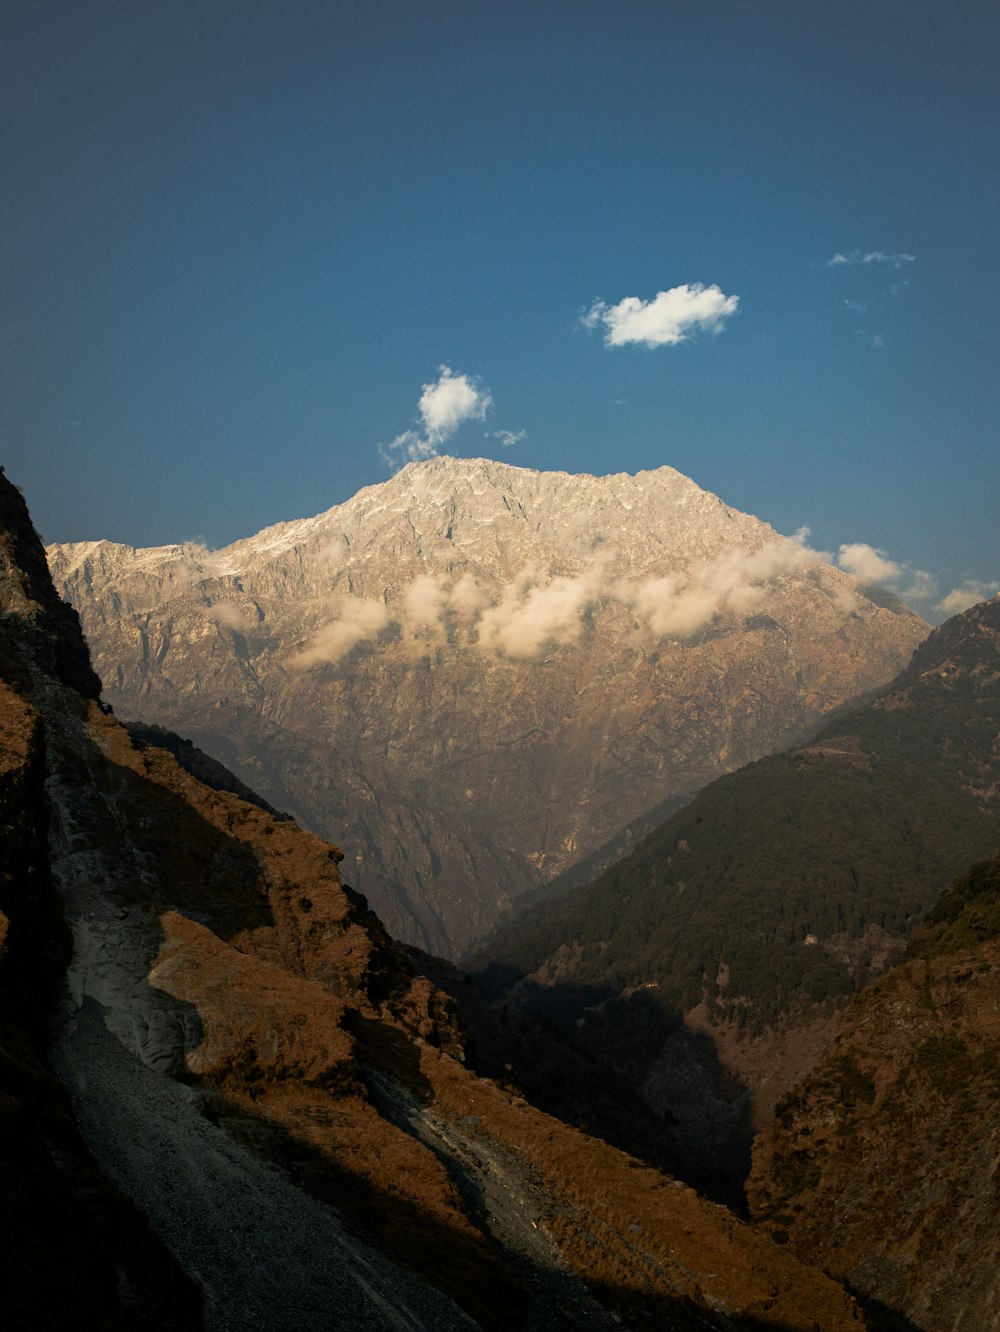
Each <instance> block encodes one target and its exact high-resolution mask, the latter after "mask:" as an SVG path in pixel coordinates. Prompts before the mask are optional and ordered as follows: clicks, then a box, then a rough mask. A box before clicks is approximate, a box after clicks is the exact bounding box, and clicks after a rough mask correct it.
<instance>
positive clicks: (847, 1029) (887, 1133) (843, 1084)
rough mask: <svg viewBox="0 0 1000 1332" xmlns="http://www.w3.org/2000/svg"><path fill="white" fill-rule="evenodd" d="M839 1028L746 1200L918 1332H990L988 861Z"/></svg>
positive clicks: (992, 1176)
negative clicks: (905, 1316) (906, 1317)
mask: <svg viewBox="0 0 1000 1332" xmlns="http://www.w3.org/2000/svg"><path fill="white" fill-rule="evenodd" d="M911 954H912V956H911V960H909V961H908V962H907V963H906V965H904V966H901V967H899V968H898V969H896V970H895V971H893V972H892V973H891V974H890V975H888V976H886V977H883V978H882V979H881V980H879V981H876V982H875V983H874V984H873V985H871V986H869V987H868V989H866V990H865V991H864V992H863V993H862V994H861V995H860V996H859V997H858V998H857V999H856V1000H855V1001H854V1003H852V1005H851V1007H850V1008H849V1009H848V1010H847V1012H846V1013H845V1014H844V1017H843V1020H842V1022H841V1024H840V1030H839V1032H838V1034H837V1039H836V1041H835V1042H834V1044H833V1046H832V1047H831V1048H830V1050H829V1051H828V1053H827V1054H826V1055H825V1056H824V1058H823V1060H822V1062H821V1063H820V1064H819V1065H818V1067H817V1068H816V1069H815V1070H814V1072H813V1073H812V1075H811V1076H810V1077H809V1078H808V1079H807V1080H806V1081H805V1082H804V1083H803V1084H802V1085H801V1086H800V1087H797V1088H796V1089H795V1090H794V1091H793V1092H792V1093H790V1094H789V1095H788V1096H787V1097H785V1099H784V1100H783V1101H781V1103H780V1104H779V1106H778V1112H777V1118H776V1123H775V1126H774V1128H773V1130H772V1132H770V1133H769V1134H767V1135H765V1136H764V1137H763V1138H762V1139H761V1140H760V1141H759V1142H758V1144H757V1147H756V1150H755V1160H754V1171H753V1176H752V1178H751V1181H750V1188H749V1193H750V1198H751V1202H752V1204H753V1207H754V1212H755V1215H756V1216H757V1217H758V1218H759V1219H760V1221H761V1223H762V1224H764V1225H765V1227H766V1229H768V1230H769V1232H770V1233H771V1234H772V1235H774V1236H776V1237H777V1238H778V1239H780V1240H782V1241H785V1242H787V1243H788V1244H789V1246H790V1247H791V1248H793V1249H794V1250H795V1252H796V1253H798V1254H800V1255H801V1256H803V1257H805V1258H807V1259H808V1260H809V1261H810V1262H815V1263H817V1264H820V1265H821V1266H823V1267H824V1268H825V1269H826V1270H827V1271H829V1272H831V1273H833V1274H834V1275H836V1276H839V1277H841V1278H842V1279H846V1280H849V1281H850V1282H851V1284H852V1286H854V1287H855V1288H856V1289H859V1290H862V1291H864V1292H866V1293H868V1294H872V1295H875V1296H877V1297H878V1298H879V1299H880V1300H882V1301H884V1302H885V1303H887V1304H890V1305H892V1306H893V1307H896V1308H899V1309H902V1310H904V1311H905V1312H906V1313H907V1314H908V1315H909V1317H910V1318H911V1320H912V1321H913V1323H914V1324H915V1325H916V1326H917V1327H920V1328H923V1329H926V1332H945V1330H946V1329H948V1330H949V1332H951V1330H952V1329H955V1330H957V1332H992V1330H993V1329H995V1328H996V1327H997V1326H998V1324H1000V1229H998V1226H997V1217H998V1214H1000V1195H998V1182H1000V1174H998V1169H1000V1167H998V1161H1000V859H995V860H993V861H987V862H983V863H981V864H979V865H976V866H974V867H973V868H972V869H971V870H970V871H969V872H968V873H967V874H965V875H964V876H962V878H961V879H960V880H959V881H958V882H957V883H956V884H955V885H954V887H953V888H952V889H951V890H950V891H949V893H947V894H946V895H945V897H944V898H943V899H942V901H941V903H940V904H939V906H938V907H937V908H936V909H935V911H934V912H933V913H932V915H931V917H930V921H929V924H928V928H927V929H926V930H925V931H924V932H923V933H922V935H921V936H920V937H919V938H918V940H917V941H916V942H915V944H914V946H913V947H912V949H911Z"/></svg>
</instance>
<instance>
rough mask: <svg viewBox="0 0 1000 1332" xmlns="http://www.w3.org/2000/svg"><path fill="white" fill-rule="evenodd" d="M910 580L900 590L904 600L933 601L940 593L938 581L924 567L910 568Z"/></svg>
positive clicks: (908, 575) (908, 573) (908, 571)
mask: <svg viewBox="0 0 1000 1332" xmlns="http://www.w3.org/2000/svg"><path fill="white" fill-rule="evenodd" d="M906 576H907V577H908V578H909V579H910V582H909V583H908V584H907V586H906V587H904V588H903V590H902V592H900V594H899V595H900V596H901V597H902V598H903V600H904V601H933V600H934V598H935V597H936V596H937V594H938V587H937V582H936V581H935V579H934V578H932V577H931V575H930V574H929V573H927V571H926V570H924V569H908V570H907V575H906Z"/></svg>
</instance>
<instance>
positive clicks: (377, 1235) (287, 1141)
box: [0, 474, 883, 1332]
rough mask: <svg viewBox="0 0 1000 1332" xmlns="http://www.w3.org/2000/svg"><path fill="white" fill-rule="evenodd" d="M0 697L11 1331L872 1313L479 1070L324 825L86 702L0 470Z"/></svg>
mask: <svg viewBox="0 0 1000 1332" xmlns="http://www.w3.org/2000/svg"><path fill="white" fill-rule="evenodd" d="M0 723H2V730H0V800H2V810H3V815H4V821H3V825H2V828H0V836H2V839H3V841H2V845H3V852H4V859H3V876H2V879H0V1000H2V1005H0V1021H2V1024H3V1032H2V1036H3V1044H2V1049H0V1077H2V1083H0V1093H2V1100H0V1111H2V1114H0V1149H2V1155H0V1169H2V1172H3V1173H2V1177H3V1181H4V1188H5V1198H6V1199H9V1200H11V1202H10V1206H9V1208H5V1218H4V1227H5V1228H4V1240H5V1243H4V1248H3V1266H4V1278H5V1305H4V1316H5V1325H6V1326H8V1327H10V1328H12V1329H13V1330H14V1332H21V1330H22V1329H23V1330H24V1332H27V1330H28V1329H37V1328H38V1327H39V1326H40V1325H44V1326H87V1327H94V1328H100V1329H136V1328H147V1329H184V1330H188V1329H191V1330H193V1329H197V1328H199V1327H201V1326H204V1327H206V1328H208V1329H210V1330H212V1332H215V1330H216V1329H219V1330H220V1332H221V1329H226V1330H227V1332H250V1330H251V1329H260V1328H269V1329H275V1330H276V1332H277V1330H278V1329H291V1328H295V1329H296V1332H312V1330H313V1329H316V1330H317V1332H318V1329H321V1328H322V1329H325V1330H328V1329H331V1328H344V1329H347V1328H350V1329H362V1328H370V1329H382V1328H390V1329H402V1328H408V1329H438V1330H440V1332H445V1330H447V1332H450V1330H451V1329H460V1328H465V1327H469V1328H475V1327H480V1328H484V1329H498V1330H499V1329H512V1328H525V1329H536V1328H537V1329H548V1328H553V1329H554V1328H561V1329H573V1328H581V1329H612V1328H615V1327H620V1326H622V1325H626V1326H633V1327H638V1326H658V1327H664V1328H675V1329H679V1330H680V1332H688V1330H690V1332H694V1330H695V1329H705V1328H716V1329H719V1330H720V1332H723V1330H724V1329H728V1330H731V1329H734V1328H735V1329H746V1330H747V1332H764V1330H765V1329H772V1330H777V1329H785V1330H786V1332H791V1330H792V1329H802V1330H803V1332H808V1330H810V1329H815V1328H816V1327H817V1326H820V1327H822V1328H823V1329H830V1332H837V1330H838V1329H845V1330H846V1329H848V1328H852V1329H857V1328H860V1327H864V1326H869V1327H873V1328H874V1327H878V1326H882V1325H883V1324H882V1323H881V1322H880V1321H879V1320H880V1317H881V1316H880V1315H879V1313H878V1311H877V1310H876V1309H874V1307H873V1308H872V1310H870V1311H869V1310H866V1309H865V1308H863V1307H862V1306H861V1305H859V1304H858V1303H857V1302H856V1301H855V1300H854V1299H853V1297H852V1296H851V1295H850V1294H849V1293H847V1292H846V1291H845V1289H844V1288H843V1286H842V1285H841V1284H840V1283H838V1282H836V1281H834V1280H832V1279H830V1278H828V1277H826V1276H824V1275H823V1274H822V1273H821V1272H819V1271H818V1270H816V1269H814V1268H811V1267H809V1266H807V1265H804V1264H803V1263H801V1262H800V1261H799V1260H798V1259H796V1258H795V1257H794V1256H793V1255H792V1254H791V1253H790V1252H789V1251H788V1248H787V1246H786V1245H781V1244H778V1243H776V1242H774V1240H772V1239H771V1238H770V1237H769V1236H767V1235H766V1234H765V1233H763V1231H758V1230H754V1229H753V1228H751V1227H750V1226H749V1225H747V1224H746V1223H745V1222H742V1221H740V1220H739V1219H738V1218H737V1217H735V1216H734V1215H733V1214H732V1213H731V1212H729V1211H728V1210H727V1209H725V1208H723V1207H720V1206H718V1205H716V1204H712V1203H709V1202H706V1201H705V1200H703V1199H702V1198H700V1197H698V1196H697V1195H696V1194H695V1193H694V1192H693V1191H692V1190H691V1189H690V1188H688V1187H686V1186H684V1185H682V1184H680V1183H679V1182H677V1181H675V1180H672V1179H670V1178H669V1177H667V1176H665V1175H663V1174H662V1173H660V1172H658V1171H656V1170H654V1169H652V1168H650V1167H648V1166H646V1165H644V1164H643V1163H642V1162H641V1161H639V1160H637V1159H635V1158H634V1157H630V1156H628V1155H626V1154H625V1153H623V1152H621V1151H618V1150H615V1149H614V1148H612V1147H609V1146H607V1145H605V1144H604V1143H602V1142H600V1141H597V1140H595V1139H593V1138H591V1137H589V1136H587V1135H586V1134H585V1133H583V1132H582V1131H580V1130H578V1129H575V1128H571V1127H569V1126H567V1125H565V1124H563V1123H561V1122H560V1121H559V1120H557V1119H555V1118H553V1117H551V1116H549V1115H546V1114H544V1113H542V1112H541V1111H539V1110H538V1109H536V1108H534V1107H533V1106H532V1105H530V1104H529V1103H528V1102H527V1101H525V1100H524V1099H523V1098H522V1097H521V1096H520V1095H518V1093H517V1091H516V1090H514V1089H512V1088H509V1087H504V1086H502V1085H499V1084H498V1083H497V1082H495V1081H492V1080H488V1079H484V1078H482V1077H479V1076H477V1075H476V1073H475V1072H474V1071H473V1070H472V1068H471V1067H470V1063H471V1060H470V1054H469V1051H468V1047H467V1041H468V1036H467V1034H466V1033H465V1032H464V1031H463V1029H462V1027H461V1024H460V1023H459V1021H458V1020H457V1017H456V1013H455V1008H454V1005H453V1003H452V1001H451V1000H450V998H449V997H448V995H447V994H446V993H445V992H444V991H443V990H441V989H440V988H439V987H438V986H437V985H436V984H435V983H434V982H433V980H432V979H431V978H430V977H429V976H427V975H426V974H424V973H423V972H422V971H421V969H420V967H419V965H418V964H417V962H416V961H415V960H414V955H412V954H409V955H408V954H406V953H404V952H403V951H402V950H401V949H400V947H399V946H398V945H396V944H394V943H393V942H392V940H391V939H390V938H389V937H388V935H387V934H386V932H385V930H384V928H383V927H382V925H381V924H380V922H379V921H378V919H377V917H376V916H375V915H374V914H373V913H372V912H371V911H370V909H369V907H368V904H367V903H366V901H365V900H364V898H363V897H361V896H360V895H359V894H357V893H356V892H354V891H352V890H351V889H349V888H347V887H346V886H345V885H344V884H343V883H342V881H341V879H340V875H339V872H338V862H339V861H340V860H341V859H342V857H341V853H340V852H339V851H338V850H337V848H336V847H335V846H332V845H331V844H329V843H327V842H324V841H322V840H321V839H320V838H318V837H316V836H315V835H313V834H311V833H309V832H306V831H303V830H302V829H301V828H299V826H298V825H297V824H296V823H295V822H294V820H290V819H288V818H280V817H278V816H276V815H275V814H274V813H273V812H271V811H269V810H268V809H267V808H264V807H262V805H261V804H260V803H251V802H249V801H246V800H244V799H242V798H241V796H240V795H239V794H236V793H234V792H233V791H231V790H226V789H217V788H219V787H222V788H224V787H225V786H227V785H229V784H230V783H229V780H228V779H227V778H225V777H223V776H222V775H221V774H220V773H219V770H218V767H217V765H212V764H210V763H209V764H207V765H205V769H206V775H211V776H213V777H214V778H215V779H217V780H215V784H214V785H212V786H209V785H206V784H205V783H204V782H202V781H200V780H199V779H198V778H197V777H196V776H194V775H193V773H192V772H190V771H188V770H187V767H182V766H181V765H180V764H179V763H178V761H177V759H176V758H175V757H174V754H173V753H171V752H169V750H168V749H165V748H163V747H161V746H160V745H157V744H155V743H150V741H151V739H152V740H155V738H156V736H155V735H154V736H152V737H150V736H149V735H148V734H147V735H142V734H136V735H132V734H130V733H129V731H127V730H126V729H125V728H124V727H123V726H122V725H121V724H120V723H119V722H118V721H117V720H116V719H115V717H114V716H113V715H112V714H111V713H110V711H109V710H108V709H107V706H106V705H104V704H102V703H101V701H100V684H99V681H98V679H97V677H96V676H95V675H94V673H93V671H92V670H91V667H90V663H89V660H88V654H87V650H86V646H85V644H84V641H83V638H82V636H81V634H80V632H79V627H78V624H77V621H76V617H75V614H74V612H72V611H71V610H70V609H69V607H68V606H66V605H65V604H64V603H63V602H61V601H60V599H59V598H58V596H57V595H56V594H55V592H54V589H53V587H52V584H51V582H50V580H49V577H48V573H47V570H46V567H45V559H44V552H43V550H42V547H41V545H40V543H39V541H38V539H37V536H36V535H35V533H34V532H33V530H32V528H31V525H30V521H29V519H28V515H27V510H26V508H25V506H24V502H23V500H22V499H21V497H20V495H19V494H18V492H17V491H16V490H15V489H14V487H13V486H11V485H10V483H9V482H8V481H7V480H6V478H4V477H3V476H2V474H0ZM172 747H173V748H175V749H177V750H179V751H181V752H182V753H183V754H184V755H185V756H186V757H187V759H188V760H189V764H188V766H192V764H191V763H190V760H191V758H192V756H191V754H190V753H189V752H188V751H189V750H190V747H189V746H185V745H184V744H183V743H182V742H172ZM53 1072H54V1073H55V1075H57V1077H58V1083H57V1082H56V1080H55V1078H54V1077H53ZM60 1084H61V1085H60Z"/></svg>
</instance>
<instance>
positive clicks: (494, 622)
mask: <svg viewBox="0 0 1000 1332" xmlns="http://www.w3.org/2000/svg"><path fill="white" fill-rule="evenodd" d="M543 578H544V575H542V574H540V573H539V572H538V571H537V570H534V569H526V570H525V571H524V572H523V573H522V574H521V575H520V577H519V578H517V579H515V581H514V582H513V583H509V584H508V585H507V586H506V587H505V588H504V589H503V592H502V593H501V596H500V600H499V601H498V602H497V604H496V605H494V606H490V607H489V608H488V609H486V610H484V611H483V612H482V614H481V615H480V617H479V645H480V647H481V648H482V649H483V650H484V651H487V652H502V653H503V655H504V656H506V657H513V658H515V659H521V660H523V659H524V658H526V657H535V656H537V655H538V654H539V652H540V651H541V650H542V648H543V647H544V646H545V645H546V644H547V643H563V644H565V643H575V642H576V641H577V639H578V638H579V637H580V635H581V633H582V632H583V616H584V614H585V613H586V611H587V610H588V609H589V607H590V606H591V605H593V603H594V602H595V601H596V600H598V599H599V598H600V597H601V595H602V594H603V586H602V584H603V569H602V565H601V564H600V563H598V562H595V563H594V564H593V565H592V566H591V568H590V569H588V570H587V571H585V572H584V573H582V574H577V575H572V574H558V575H556V576H555V577H549V580H548V581H547V582H545V581H543Z"/></svg>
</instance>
